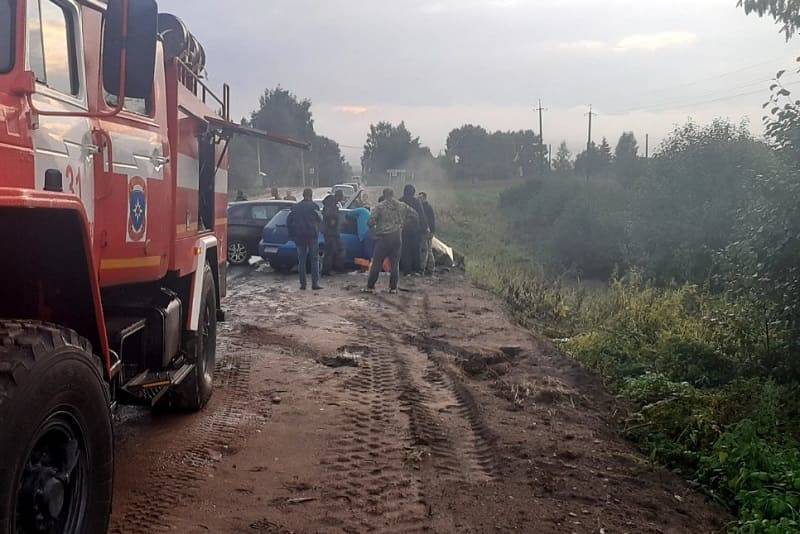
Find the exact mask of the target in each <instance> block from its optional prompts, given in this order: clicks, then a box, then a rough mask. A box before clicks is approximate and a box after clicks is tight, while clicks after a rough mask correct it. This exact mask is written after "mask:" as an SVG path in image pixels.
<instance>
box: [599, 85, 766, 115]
mask: <svg viewBox="0 0 800 534" xmlns="http://www.w3.org/2000/svg"><path fill="white" fill-rule="evenodd" d="M774 79H775V78H772V77H770V78H759V79H758V80H753V81H750V82H746V83H743V84H739V85H735V86H731V87H724V88H718V89H714V90H713V91H706V92H703V93H699V94H696V95H690V96H686V97H682V98H671V99H667V100H664V101H661V102H655V103H652V104H648V105H642V106H636V107H632V108H627V109H623V110H621V111H616V112H614V113H616V114H623V113H631V112H634V111H647V110H649V109H660V108H668V107H669V106H671V105H672V104H673V103H675V104H678V105H680V104H681V103H682V102H685V101H686V99H687V98H692V99H697V98H702V97H716V96H717V95H718V94H719V91H721V90H727V91H731V90H739V89H745V88H747V87H752V86H754V85H758V84H766V83H768V82H771V81H773V80H774ZM759 91H764V89H759Z"/></svg>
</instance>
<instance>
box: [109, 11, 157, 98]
mask: <svg viewBox="0 0 800 534" xmlns="http://www.w3.org/2000/svg"><path fill="white" fill-rule="evenodd" d="M157 39H158V5H157V4H156V2H155V0H109V1H108V9H107V10H106V15H105V23H104V28H103V86H104V87H105V90H106V91H107V92H108V93H109V94H111V95H114V96H117V97H119V96H124V97H126V98H147V97H149V96H150V94H151V93H152V91H153V77H154V75H155V67H156V42H157ZM123 65H124V68H125V87H120V84H121V82H122V76H121V75H122V69H123Z"/></svg>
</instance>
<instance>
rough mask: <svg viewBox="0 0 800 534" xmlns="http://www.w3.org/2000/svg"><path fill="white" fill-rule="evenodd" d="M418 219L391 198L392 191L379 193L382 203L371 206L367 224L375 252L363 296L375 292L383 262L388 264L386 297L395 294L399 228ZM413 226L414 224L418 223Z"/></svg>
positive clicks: (399, 243) (400, 248)
mask: <svg viewBox="0 0 800 534" xmlns="http://www.w3.org/2000/svg"><path fill="white" fill-rule="evenodd" d="M418 218H419V216H418V215H417V212H415V211H414V210H413V209H411V208H409V207H408V206H407V205H405V204H403V203H402V202H398V201H397V200H396V199H395V198H394V191H392V190H391V189H388V188H387V189H384V190H383V201H382V202H381V203H380V204H378V205H377V206H375V209H373V210H372V213H370V216H369V222H367V226H369V228H370V229H371V230H372V234H373V237H374V239H375V250H374V252H373V253H372V264H371V265H370V267H369V277H368V278H367V289H365V291H366V292H367V293H372V292H373V291H375V284H376V283H377V282H378V276H379V275H380V273H381V271H382V270H383V262H384V261H385V260H387V259H388V260H389V263H390V264H391V274H390V276H389V293H397V282H398V279H399V278H400V252H401V250H402V248H403V226H404V224H405V223H406V221H407V220H409V221H414V219H418ZM415 224H418V221H417V222H416V223H415Z"/></svg>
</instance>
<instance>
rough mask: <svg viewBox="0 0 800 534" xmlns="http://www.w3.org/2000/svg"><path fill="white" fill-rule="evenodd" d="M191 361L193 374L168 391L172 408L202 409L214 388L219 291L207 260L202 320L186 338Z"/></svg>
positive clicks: (202, 300)
mask: <svg viewBox="0 0 800 534" xmlns="http://www.w3.org/2000/svg"><path fill="white" fill-rule="evenodd" d="M183 345H184V350H185V351H186V354H187V355H188V356H189V361H191V362H192V363H194V364H195V366H194V369H193V370H192V372H191V374H190V375H189V376H187V377H186V379H185V380H184V381H183V382H182V383H181V384H180V385H179V386H178V387H176V388H175V390H173V391H172V392H171V393H170V395H169V403H170V406H171V407H172V408H175V409H178V410H183V411H197V410H200V409H202V408H203V407H204V406H205V405H206V404H207V403H208V401H209V399H210V398H211V394H212V393H213V390H214V366H215V365H216V359H217V294H216V289H215V287H214V276H213V274H212V272H211V266H210V265H208V264H207V263H206V266H205V272H204V273H203V291H202V293H201V299H200V321H199V322H198V330H197V332H196V333H192V334H189V335H188V336H187V338H186V339H185V340H184V344H183Z"/></svg>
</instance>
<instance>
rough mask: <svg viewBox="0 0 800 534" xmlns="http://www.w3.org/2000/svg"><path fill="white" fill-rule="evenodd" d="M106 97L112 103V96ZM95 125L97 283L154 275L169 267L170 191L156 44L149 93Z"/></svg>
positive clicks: (160, 58) (159, 57)
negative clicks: (98, 153)
mask: <svg viewBox="0 0 800 534" xmlns="http://www.w3.org/2000/svg"><path fill="white" fill-rule="evenodd" d="M105 99H106V104H107V105H108V106H112V107H113V106H114V105H116V97H114V96H112V95H107V94H106V95H105ZM98 126H99V132H98V134H97V135H96V138H97V139H98V144H101V145H103V150H102V155H101V156H100V157H99V158H98V164H97V165H96V166H95V172H96V173H97V174H98V177H97V179H98V184H97V190H98V195H97V211H98V232H100V234H99V235H100V240H99V251H98V256H99V257H100V283H101V284H102V285H110V284H119V283H131V282H137V281H144V280H155V279H158V278H160V277H161V276H163V275H164V274H165V272H166V269H167V262H168V249H169V243H170V237H171V235H172V234H171V233H170V223H171V222H172V218H171V216H170V212H171V206H172V196H173V192H172V186H171V185H172V184H171V181H170V172H169V168H170V166H169V161H170V153H169V143H168V138H167V112H166V97H165V91H164V66H163V55H162V51H161V48H160V46H159V48H158V50H157V52H156V75H155V80H154V84H153V93H152V95H151V96H150V97H149V98H144V99H134V98H126V100H125V105H124V106H123V111H122V112H121V113H120V114H119V115H117V116H115V117H112V118H108V119H102V120H100V121H99V122H98Z"/></svg>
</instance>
